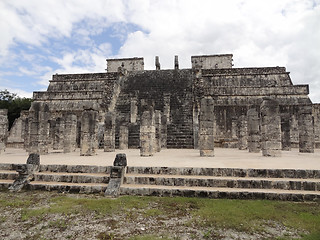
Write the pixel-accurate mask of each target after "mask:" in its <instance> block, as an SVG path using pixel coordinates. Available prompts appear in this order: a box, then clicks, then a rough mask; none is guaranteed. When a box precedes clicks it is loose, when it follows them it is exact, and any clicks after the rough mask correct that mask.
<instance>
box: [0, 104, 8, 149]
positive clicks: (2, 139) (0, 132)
mask: <svg viewBox="0 0 320 240" xmlns="http://www.w3.org/2000/svg"><path fill="white" fill-rule="evenodd" d="M7 137H8V110H7V109H0V154H1V153H2V152H4V151H5V150H6V141H7Z"/></svg>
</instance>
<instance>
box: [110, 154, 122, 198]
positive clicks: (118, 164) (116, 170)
mask: <svg viewBox="0 0 320 240" xmlns="http://www.w3.org/2000/svg"><path fill="white" fill-rule="evenodd" d="M126 168H127V157H126V154H124V153H118V154H117V155H116V158H115V160H114V162H113V166H112V167H111V173H110V181H109V184H108V187H107V189H106V191H105V196H109V197H118V196H119V193H120V187H121V184H122V183H123V178H124V173H125V171H126Z"/></svg>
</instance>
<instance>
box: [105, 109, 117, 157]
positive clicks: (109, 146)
mask: <svg viewBox="0 0 320 240" xmlns="http://www.w3.org/2000/svg"><path fill="white" fill-rule="evenodd" d="M104 130H105V131H104V151H105V152H114V151H115V148H116V147H115V118H114V115H113V113H110V112H108V113H106V115H105V118H104Z"/></svg>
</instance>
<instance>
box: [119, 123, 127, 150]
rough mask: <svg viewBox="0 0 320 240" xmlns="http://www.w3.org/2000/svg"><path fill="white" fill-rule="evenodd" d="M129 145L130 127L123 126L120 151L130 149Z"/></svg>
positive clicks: (121, 128)
mask: <svg viewBox="0 0 320 240" xmlns="http://www.w3.org/2000/svg"><path fill="white" fill-rule="evenodd" d="M128 144H129V130H128V126H125V125H122V126H120V129H119V149H120V150H125V149H128Z"/></svg>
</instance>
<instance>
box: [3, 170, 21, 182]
mask: <svg viewBox="0 0 320 240" xmlns="http://www.w3.org/2000/svg"><path fill="white" fill-rule="evenodd" d="M16 177H18V173H17V172H16V171H12V170H0V179H7V180H14V179H16Z"/></svg>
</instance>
